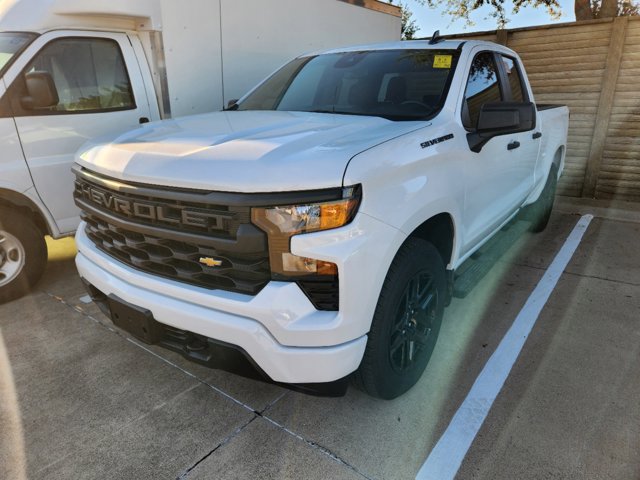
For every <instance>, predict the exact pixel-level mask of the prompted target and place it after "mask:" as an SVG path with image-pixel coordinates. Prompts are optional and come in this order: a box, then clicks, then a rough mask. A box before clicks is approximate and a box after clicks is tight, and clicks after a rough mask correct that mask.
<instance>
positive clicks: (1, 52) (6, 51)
mask: <svg viewBox="0 0 640 480" xmlns="http://www.w3.org/2000/svg"><path fill="white" fill-rule="evenodd" d="M36 37H37V35H36V34H34V33H16V32H0V74H2V73H4V71H5V70H6V68H7V67H9V65H10V64H11V62H12V61H13V58H14V56H15V54H16V53H18V52H20V51H21V50H22V49H23V48H26V46H27V45H29V43H31V42H32V41H33V39H34V38H36Z"/></svg>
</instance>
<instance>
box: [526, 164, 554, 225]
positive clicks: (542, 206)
mask: <svg viewBox="0 0 640 480" xmlns="http://www.w3.org/2000/svg"><path fill="white" fill-rule="evenodd" d="M557 184H558V168H557V167H556V166H555V165H551V169H550V170H549V176H548V177H547V183H545V185H544V189H543V190H542V193H541V194H540V197H539V198H538V200H536V202H535V203H534V204H532V205H531V206H529V215H528V217H529V219H530V220H531V226H530V227H529V230H531V231H532V232H536V233H538V232H542V231H543V230H544V229H545V228H547V224H548V223H549V218H550V217H551V211H552V210H553V201H554V199H555V197H556V186H557Z"/></svg>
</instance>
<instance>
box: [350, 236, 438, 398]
mask: <svg viewBox="0 0 640 480" xmlns="http://www.w3.org/2000/svg"><path fill="white" fill-rule="evenodd" d="M445 301H446V275H445V267H444V263H443V261H442V258H441V256H440V253H439V252H438V250H437V249H436V248H435V247H434V246H433V245H432V244H431V243H429V242H426V241H424V240H420V239H414V238H410V239H408V240H407V241H406V242H405V244H404V245H403V246H402V248H401V249H400V251H399V252H398V254H397V255H396V258H395V259H394V261H393V264H392V265H391V267H390V268H389V272H388V273H387V277H386V279H385V282H384V285H383V287H382V291H381V293H380V297H379V299H378V305H377V307H376V311H375V314H374V317H373V322H372V325H371V330H370V332H369V338H368V341H367V347H366V350H365V353H364V357H363V360H362V363H361V364H360V368H359V369H358V371H357V372H356V373H355V374H354V383H355V385H356V387H358V388H360V389H361V390H363V391H365V392H366V393H368V394H369V395H372V396H374V397H378V398H384V399H392V398H396V397H398V396H399V395H402V394H403V393H404V392H406V391H407V390H409V389H410V388H411V387H412V386H413V385H415V383H416V382H417V381H418V380H419V379H420V376H421V375H422V372H423V371H424V369H425V367H426V366H427V363H428V362H429V359H430V358H431V354H432V353H433V349H434V347H435V344H436V340H437V338H438V334H439V332H440V324H441V322H442V316H443V312H444V304H445Z"/></svg>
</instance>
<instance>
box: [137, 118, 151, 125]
mask: <svg viewBox="0 0 640 480" xmlns="http://www.w3.org/2000/svg"><path fill="white" fill-rule="evenodd" d="M138 122H139V123H140V124H141V125H142V124H143V123H149V119H148V118H147V117H140V118H139V119H138Z"/></svg>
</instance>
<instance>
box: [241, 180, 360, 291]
mask: <svg viewBox="0 0 640 480" xmlns="http://www.w3.org/2000/svg"><path fill="white" fill-rule="evenodd" d="M360 198H361V195H360V187H359V186H355V187H347V188H344V189H343V190H342V198H341V199H337V200H332V201H327V202H318V203H308V204H304V205H284V206H274V207H265V208H252V209H251V221H252V222H253V223H254V224H255V225H257V226H258V227H260V228H261V229H262V230H264V231H265V232H267V236H268V238H269V261H270V263H271V272H272V274H273V276H274V279H278V278H279V276H280V275H282V276H284V277H290V276H300V275H337V273H338V270H337V267H336V265H335V264H333V263H329V262H324V261H321V260H314V259H311V258H304V257H298V256H296V255H293V254H292V253H291V248H290V244H291V237H292V236H294V235H297V234H301V233H309V232H317V231H320V230H329V229H332V228H338V227H342V226H344V225H347V224H348V223H349V222H351V220H353V217H355V214H356V212H357V211H358V205H359V204H360Z"/></svg>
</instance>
